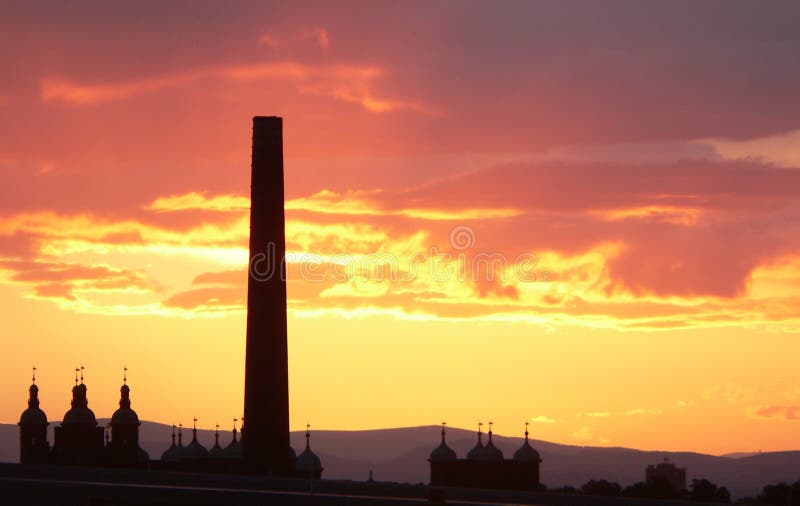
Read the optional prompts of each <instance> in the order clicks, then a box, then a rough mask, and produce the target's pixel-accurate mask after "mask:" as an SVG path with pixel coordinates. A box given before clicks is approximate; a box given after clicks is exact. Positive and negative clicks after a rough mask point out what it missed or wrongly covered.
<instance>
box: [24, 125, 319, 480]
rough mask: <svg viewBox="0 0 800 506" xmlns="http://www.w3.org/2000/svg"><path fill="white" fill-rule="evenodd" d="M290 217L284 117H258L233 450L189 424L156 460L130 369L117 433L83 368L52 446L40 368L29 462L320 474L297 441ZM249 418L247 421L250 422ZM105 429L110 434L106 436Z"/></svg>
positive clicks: (29, 428) (27, 426) (28, 429)
mask: <svg viewBox="0 0 800 506" xmlns="http://www.w3.org/2000/svg"><path fill="white" fill-rule="evenodd" d="M285 251H286V239H285V218H284V192H283V120H282V118H279V117H274V116H270V117H260V116H256V117H255V118H253V146H252V166H251V209H250V264H249V266H250V268H249V269H248V272H249V275H248V288H247V294H248V295H247V336H246V350H245V351H246V354H245V388H244V414H245V418H246V419H247V427H246V428H245V426H244V424H242V426H241V436H240V435H239V434H238V433H237V429H236V422H237V420H236V419H234V427H233V438H232V441H231V442H230V444H228V445H227V446H226V447H225V448H222V447H220V444H219V426H217V430H216V432H215V438H214V445H213V446H212V447H211V448H210V449H207V448H206V447H204V446H203V445H202V444H201V443H200V442H199V441H198V439H197V419H195V420H194V424H193V426H192V438H191V441H189V443H188V444H186V445H184V442H183V426H182V425H181V424H179V426H178V427H177V429H178V430H177V442H176V433H175V429H176V427H175V426H173V428H172V441H171V444H170V445H169V447H168V448H167V449H166V450H165V451H164V453H163V454H162V455H161V460H159V461H150V459H149V456H148V455H147V453H146V452H144V451H143V450H142V449H141V448H140V446H139V427H140V425H141V424H140V421H139V416H138V415H137V414H136V412H135V411H134V410H133V409H131V399H130V391H131V389H130V387H129V386H128V378H127V368H126V369H124V374H123V385H122V387H121V388H120V401H119V408H118V409H117V410H116V411H115V412H114V414H113V415H112V417H111V421H110V423H109V428H110V433H107V432H106V431H105V429H104V428H103V427H101V426H99V425H98V423H97V419H96V418H95V415H94V413H93V412H92V410H91V409H89V401H88V398H87V388H86V385H85V384H84V369H83V367H81V368H78V369H76V370H75V386H74V387H73V389H72V404H71V407H70V409H69V411H67V412H66V414H65V415H64V418H63V421H62V423H61V424H60V426H58V427H56V428H55V437H54V442H53V446H52V448H51V447H50V444H49V442H48V440H47V427H48V422H47V416H46V415H45V413H44V411H42V410H41V408H40V407H39V388H38V386H37V385H36V376H35V372H36V370H35V368H34V377H33V383H32V384H31V387H30V389H29V399H28V408H27V409H26V410H25V411H24V412H23V413H22V415H21V417H20V421H19V427H20V462H21V463H23V464H59V465H85V466H114V467H149V468H153V469H170V470H191V471H207V472H233V473H250V474H261V475H267V474H268V475H272V476H287V477H295V476H301V477H306V478H307V477H311V478H315V479H319V478H320V476H321V473H322V463H321V461H320V459H319V457H318V456H317V455H316V454H315V453H314V452H313V451H312V450H311V446H310V437H311V434H310V432H309V431H308V427H307V428H306V429H307V430H306V448H305V450H304V451H303V453H302V454H301V455H300V456H299V457H297V456H296V453H295V451H294V449H292V447H291V446H290V442H289V372H288V351H287V323H286V276H285V272H286V266H285V258H284V256H285ZM243 421H244V418H243V419H242V422H243ZM104 436H105V438H104Z"/></svg>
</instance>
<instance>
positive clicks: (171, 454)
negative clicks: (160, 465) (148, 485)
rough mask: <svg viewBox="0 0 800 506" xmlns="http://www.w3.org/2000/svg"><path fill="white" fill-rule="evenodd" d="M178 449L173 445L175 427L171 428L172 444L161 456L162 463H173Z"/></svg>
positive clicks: (176, 458)
mask: <svg viewBox="0 0 800 506" xmlns="http://www.w3.org/2000/svg"><path fill="white" fill-rule="evenodd" d="M177 453H178V447H177V446H176V445H175V426H174V425H173V426H172V444H171V445H170V447H169V448H167V449H166V451H164V453H162V454H161V460H162V462H175V461H176V460H178V457H177Z"/></svg>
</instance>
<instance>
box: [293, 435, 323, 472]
mask: <svg viewBox="0 0 800 506" xmlns="http://www.w3.org/2000/svg"><path fill="white" fill-rule="evenodd" d="M310 428H311V426H310V425H306V449H305V450H303V453H301V454H300V455H299V456H298V457H297V460H296V461H295V469H296V470H298V471H322V461H321V460H320V459H319V457H317V455H316V454H315V453H314V452H313V451H311V444H310V442H309V440H310V439H311V433H310V432H309V431H308V429H310Z"/></svg>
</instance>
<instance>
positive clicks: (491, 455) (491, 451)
mask: <svg viewBox="0 0 800 506" xmlns="http://www.w3.org/2000/svg"><path fill="white" fill-rule="evenodd" d="M483 458H484V459H485V460H503V452H501V451H500V449H499V448H498V447H496V446H495V445H494V443H492V422H489V442H488V443H486V447H485V448H484V449H483Z"/></svg>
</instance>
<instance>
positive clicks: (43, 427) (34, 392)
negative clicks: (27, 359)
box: [18, 367, 149, 467]
mask: <svg viewBox="0 0 800 506" xmlns="http://www.w3.org/2000/svg"><path fill="white" fill-rule="evenodd" d="M34 371H35V368H34ZM79 372H80V378H79V376H78V373H79ZM29 392H30V397H29V399H28V409H26V410H25V411H23V412H22V415H21V416H20V420H19V424H18V425H19V428H20V440H19V443H20V446H19V457H20V463H22V464H57V465H81V466H110V467H136V466H139V465H143V464H146V463H147V461H148V460H149V456H148V455H147V452H145V451H144V450H142V449H141V447H140V446H139V425H140V422H139V417H138V416H137V414H136V412H135V411H133V410H132V409H131V399H130V387H129V386H128V384H127V375H125V378H124V380H123V385H122V388H121V389H120V401H119V409H117V410H116V411H115V412H114V414H113V415H112V417H111V421H110V423H109V428H110V429H111V433H110V434H108V433H106V431H105V428H104V427H102V426H100V425H98V423H97V419H96V418H95V416H94V412H92V410H91V409H89V400H88V398H87V387H86V384H85V383H84V377H83V368H82V367H81V368H79V369H76V370H75V386H74V387H72V402H71V405H70V409H69V411H67V412H66V413H65V414H64V418H63V420H62V422H61V424H60V425H59V426H58V427H56V428H55V430H54V441H53V446H52V448H51V447H50V443H49V442H48V440H47V426H48V425H49V423H48V422H47V415H45V413H44V411H42V409H41V408H40V407H39V387H38V386H36V376H35V374H34V378H33V383H32V384H31V386H30V388H29ZM104 435H105V436H106V437H105V438H104V437H103V436H104Z"/></svg>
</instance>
